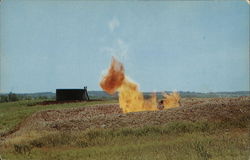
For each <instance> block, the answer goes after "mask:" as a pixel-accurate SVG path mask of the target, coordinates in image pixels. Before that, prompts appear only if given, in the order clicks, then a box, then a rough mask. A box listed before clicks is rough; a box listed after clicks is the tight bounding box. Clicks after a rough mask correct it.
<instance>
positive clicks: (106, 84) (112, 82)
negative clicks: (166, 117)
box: [100, 57, 180, 113]
mask: <svg viewBox="0 0 250 160" xmlns="http://www.w3.org/2000/svg"><path fill="white" fill-rule="evenodd" d="M100 86H101V87H102V89H103V90H104V91H106V92H107V93H109V94H113V93H115V92H116V91H118V92H119V104H120V107H121V108H122V110H123V112H124V113H128V112H138V111H153V110H159V109H158V108H159V106H158V103H157V97H156V94H155V93H154V94H152V97H151V98H149V99H146V100H145V99H144V97H143V94H142V93H141V92H140V91H139V89H138V85H137V84H135V83H133V82H131V81H129V80H128V78H126V76H125V71H124V67H123V64H122V63H121V62H119V61H117V60H116V59H115V58H114V57H113V58H112V63H111V66H110V68H109V71H108V74H107V75H105V76H104V77H103V79H102V80H101V82H100ZM163 96H164V99H163V101H162V102H163V104H162V105H163V106H164V109H168V108H173V107H178V106H179V105H180V104H179V101H180V96H179V94H178V93H176V92H174V93H172V94H166V93H164V94H163Z"/></svg>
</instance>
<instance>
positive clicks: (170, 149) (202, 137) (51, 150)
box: [2, 122, 250, 160]
mask: <svg viewBox="0 0 250 160" xmlns="http://www.w3.org/2000/svg"><path fill="white" fill-rule="evenodd" d="M247 123H248V122H245V124H246V125H247ZM173 126H175V127H173ZM183 126H185V127H183ZM205 126H206V127H205ZM221 126H224V127H225V128H217V127H221ZM186 128H192V129H190V130H187V129H186ZM249 144H250V143H249V130H247V128H245V127H243V128H238V126H237V125H235V124H232V125H230V126H225V125H223V124H221V123H216V124H214V123H208V122H173V123H169V124H166V125H164V126H152V127H144V128H136V129H131V128H121V129H117V130H112V129H108V130H107V129H106V130H105V129H99V130H89V131H85V132H83V131H82V132H55V133H48V134H46V135H45V136H42V137H40V138H37V139H32V140H27V139H26V141H23V142H20V143H19V144H14V145H12V146H11V147H10V146H8V147H6V148H5V151H4V152H3V153H2V157H3V158H5V159H13V160H15V159H18V160H19V159H20V160H22V159H23V160H24V159H25V160H26V159H35V160H40V159H41V160H42V159H58V160H59V159H60V160H66V159H76V160H77V159H87V160H97V159H103V160H105V159H107V160H108V159H111V160H116V159H124V160H137V159H141V160H151V159H177V160H178V159H190V160H208V159H214V160H217V159H232V160H233V159H239V160H240V159H246V160H247V158H248V156H249V155H250V152H249V147H250V146H249ZM18 147H19V148H18Z"/></svg>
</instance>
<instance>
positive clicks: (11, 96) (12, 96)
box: [8, 92, 18, 102]
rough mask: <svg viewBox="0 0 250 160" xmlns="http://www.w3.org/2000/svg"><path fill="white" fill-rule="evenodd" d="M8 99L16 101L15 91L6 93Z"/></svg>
mask: <svg viewBox="0 0 250 160" xmlns="http://www.w3.org/2000/svg"><path fill="white" fill-rule="evenodd" d="M8 101H9V102H13V101H18V97H17V95H16V94H15V93H12V92H10V93H9V94H8Z"/></svg>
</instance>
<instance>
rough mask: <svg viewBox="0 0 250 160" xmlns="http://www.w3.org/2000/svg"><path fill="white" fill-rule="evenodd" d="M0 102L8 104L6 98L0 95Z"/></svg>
mask: <svg viewBox="0 0 250 160" xmlns="http://www.w3.org/2000/svg"><path fill="white" fill-rule="evenodd" d="M0 102H8V96H6V95H1V96H0Z"/></svg>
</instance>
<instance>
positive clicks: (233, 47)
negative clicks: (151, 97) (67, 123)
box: [0, 0, 249, 93]
mask: <svg viewBox="0 0 250 160" xmlns="http://www.w3.org/2000/svg"><path fill="white" fill-rule="evenodd" d="M0 35H1V36H0V58H1V61H0V62H1V78H0V89H1V90H0V91H1V92H9V91H12V92H17V93H20V92H43V91H53V92H54V91H55V89H56V88H82V87H83V86H84V85H86V86H88V90H101V88H100V87H99V81H100V79H101V75H102V73H104V71H105V69H107V68H108V67H109V65H110V62H111V57H112V56H116V57H117V58H118V59H119V60H120V61H122V62H123V64H124V65H125V70H126V74H127V75H128V76H129V77H130V78H132V79H133V80H134V81H135V82H137V83H138V84H139V85H140V89H141V90H142V91H164V90H170V91H171V90H183V91H200V92H213V91H239V90H249V5H248V4H247V3H246V2H245V1H211V2H209V1H184V2H181V1H103V2H102V1H84V0H82V1H81V0H80V1H53V0H47V1H46V0H34V1H30V0H5V1H3V2H2V3H1V5H0Z"/></svg>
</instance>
